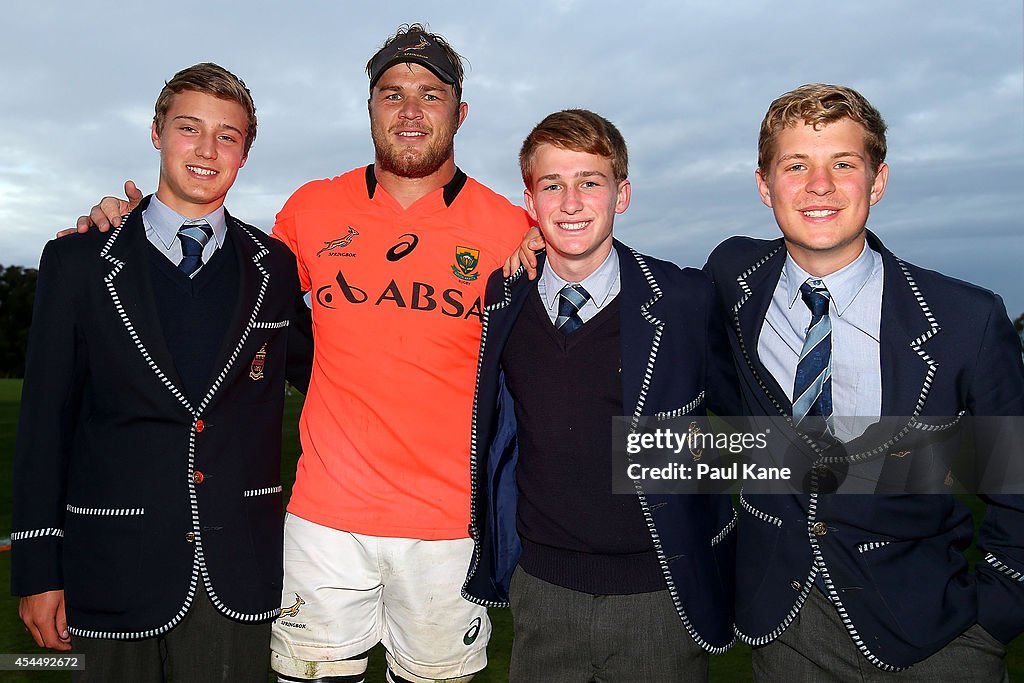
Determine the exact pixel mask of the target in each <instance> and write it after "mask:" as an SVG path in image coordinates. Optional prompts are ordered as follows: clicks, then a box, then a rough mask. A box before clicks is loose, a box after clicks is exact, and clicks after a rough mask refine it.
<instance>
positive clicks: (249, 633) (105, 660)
mask: <svg viewBox="0 0 1024 683" xmlns="http://www.w3.org/2000/svg"><path fill="white" fill-rule="evenodd" d="M71 647H72V649H73V650H74V651H75V652H77V653H81V654H84V655H85V670H84V671H76V672H74V673H73V674H72V677H71V680H72V681H73V682H74V683H108V682H120V681H132V683H163V681H165V680H166V678H165V674H167V673H170V675H171V676H173V678H174V683H207V682H209V683H213V682H215V681H224V682H225V683H227V682H229V681H230V682H231V683H249V682H250V681H251V682H253V683H266V681H267V676H268V673H269V669H270V622H265V623H262V624H243V623H241V622H237V621H234V620H232V619H229V618H227V617H226V616H224V615H223V614H221V613H220V612H218V611H217V609H216V608H215V607H214V606H213V605H212V604H211V603H210V599H209V598H208V597H207V595H206V591H205V590H204V588H203V585H202V582H200V584H199V589H198V591H197V594H196V597H195V599H194V600H193V601H192V607H191V608H189V611H188V613H187V614H186V615H185V618H184V619H182V620H181V622H180V623H178V625H177V626H175V627H174V628H172V629H171V630H170V631H168V632H167V633H165V634H163V635H160V636H155V637H153V638H144V639H142V640H112V639H106V638H81V637H79V636H72V639H71Z"/></svg>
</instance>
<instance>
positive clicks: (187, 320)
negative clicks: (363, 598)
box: [11, 64, 311, 681]
mask: <svg viewBox="0 0 1024 683" xmlns="http://www.w3.org/2000/svg"><path fill="white" fill-rule="evenodd" d="M155 110H156V112H155V116H154V119H153V124H152V141H153V146H154V147H155V148H156V149H158V150H159V151H160V180H159V186H158V189H157V192H156V194H155V195H154V196H152V197H147V198H146V199H144V200H143V202H142V204H141V205H140V206H139V207H138V208H137V209H135V210H134V211H133V212H132V213H131V214H130V215H129V216H128V217H127V218H126V219H125V221H124V222H123V224H122V225H121V227H119V228H117V229H116V230H113V231H111V232H109V233H101V232H97V231H93V232H90V233H88V234H83V235H73V236H70V237H66V238H62V239H59V240H54V241H52V242H50V243H49V244H47V245H46V248H45V249H44V250H43V255H42V259H41V264H40V268H39V283H38V286H37V291H36V302H35V308H34V310H33V320H32V329H31V333H30V337H29V348H28V358H27V365H26V373H25V382H24V390H23V395H22V401H21V415H20V422H19V427H18V437H17V447H16V455H15V465H14V511H13V519H12V527H13V532H12V534H11V540H12V554H13V557H12V570H11V582H12V587H13V591H14V593H15V594H16V595H20V596H22V598H21V602H20V607H19V613H20V615H21V618H22V620H23V621H24V623H25V625H26V628H27V629H28V630H29V632H30V633H31V634H32V636H33V637H34V638H35V640H36V642H37V643H38V644H39V645H41V646H46V647H50V648H53V649H56V650H64V651H66V650H70V649H72V648H73V649H74V650H75V652H78V653H83V654H85V655H86V658H85V659H86V661H85V665H86V669H85V671H84V672H81V674H80V677H79V678H78V680H83V681H107V680H131V681H161V680H163V678H164V667H165V664H169V666H170V667H171V669H172V670H173V675H174V678H175V680H183V681H189V680H192V681H196V680H225V681H241V680H253V681H254V680H263V681H265V680H266V678H267V671H268V668H269V640H270V622H271V620H272V619H273V618H274V617H275V616H277V614H278V612H279V607H280V591H281V575H282V568H281V559H282V548H281V546H282V534H283V528H282V510H281V481H280V461H281V458H280V454H281V414H282V408H283V397H284V380H285V373H286V364H288V362H292V361H294V362H295V365H293V366H289V370H291V371H290V372H289V376H290V378H292V379H293V381H296V382H298V383H299V385H300V386H301V387H304V386H305V384H306V383H308V377H309V368H310V356H311V347H310V346H306V345H303V344H298V345H296V344H294V343H292V344H289V343H288V339H289V330H290V329H292V325H291V323H292V322H294V321H295V319H296V318H302V319H303V320H304V322H305V329H306V331H307V334H308V331H309V330H308V324H309V322H308V309H306V307H305V306H304V305H303V304H302V302H301V300H300V299H298V298H297V295H298V292H299V289H298V279H297V275H296V270H295V258H294V257H293V256H292V254H291V252H290V251H289V250H288V249H287V247H285V246H284V245H283V244H281V243H279V242H277V241H276V240H272V239H270V238H269V236H268V235H267V234H265V233H264V232H262V231H260V230H259V229H257V228H254V227H253V226H251V225H247V224H245V223H242V222H241V221H239V220H238V219H236V218H234V217H233V216H231V215H230V214H229V213H228V212H227V211H226V210H225V209H224V206H223V205H224V198H225V196H226V194H227V192H228V190H229V189H230V188H231V185H232V184H233V183H234V180H235V177H236V175H237V173H238V170H239V169H240V168H241V167H242V166H243V165H244V164H245V161H246V158H247V155H248V152H249V148H250V145H251V144H252V141H253V139H254V138H255V137H256V110H255V107H254V105H253V102H252V98H251V95H250V94H249V91H248V89H247V88H246V87H245V84H244V83H243V82H242V81H241V80H240V79H238V78H237V77H236V76H235V75H234V74H232V73H230V72H228V71H226V70H225V69H223V68H221V67H220V66H217V65H216V64H197V65H195V66H192V67H189V68H187V69H184V70H182V71H180V72H178V73H177V74H175V76H174V77H173V78H172V79H171V80H170V81H168V82H167V84H166V85H165V86H164V88H163V90H162V91H161V93H160V96H159V98H158V99H157V102H156V107H155ZM304 311H305V312H306V313H304ZM297 339H298V337H294V338H293V342H294V341H295V340H297ZM307 339H308V337H307ZM289 353H291V354H292V356H291V357H289ZM76 676H78V674H76Z"/></svg>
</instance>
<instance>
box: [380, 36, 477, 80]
mask: <svg viewBox="0 0 1024 683" xmlns="http://www.w3.org/2000/svg"><path fill="white" fill-rule="evenodd" d="M407 62H413V63H415V64H420V65H422V66H425V67H426V68H428V69H430V71H431V72H432V73H433V74H434V75H435V76H437V77H438V78H439V79H441V80H442V81H443V82H445V83H447V84H448V85H456V86H457V85H458V84H457V83H456V81H457V80H458V79H457V78H456V76H455V74H456V73H458V70H457V69H456V68H455V65H453V64H452V62H451V60H450V59H449V58H448V55H446V54H445V52H444V50H442V49H441V46H439V45H438V44H437V43H436V42H434V41H433V40H431V39H430V37H429V36H427V35H426V34H425V33H420V32H409V33H406V34H405V35H402V36H399V37H398V38H396V39H395V41H394V42H392V43H391V44H390V45H388V46H386V47H383V48H381V50H380V52H378V53H377V54H375V55H374V56H373V59H371V60H370V69H369V71H370V87H371V88H373V86H374V85H375V84H376V83H377V81H378V80H380V77H381V74H383V73H384V72H385V71H387V70H388V69H390V68H391V67H393V66H394V65H395V64H405V63H407Z"/></svg>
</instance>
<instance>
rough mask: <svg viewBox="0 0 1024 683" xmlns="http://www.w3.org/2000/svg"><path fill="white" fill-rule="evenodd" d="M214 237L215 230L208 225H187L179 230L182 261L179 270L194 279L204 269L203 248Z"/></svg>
mask: <svg viewBox="0 0 1024 683" xmlns="http://www.w3.org/2000/svg"><path fill="white" fill-rule="evenodd" d="M211 237H213V228H211V227H210V226H209V224H207V223H185V224H184V225H182V226H181V227H180V228H178V240H180V241H181V261H180V262H179V263H178V270H180V271H181V272H183V273H185V275H188V276H189V277H192V276H193V275H195V274H196V273H198V272H199V269H200V268H202V267H203V248H204V247H205V246H206V243H207V242H209V241H210V238H211Z"/></svg>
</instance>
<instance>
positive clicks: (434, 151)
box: [370, 123, 455, 178]
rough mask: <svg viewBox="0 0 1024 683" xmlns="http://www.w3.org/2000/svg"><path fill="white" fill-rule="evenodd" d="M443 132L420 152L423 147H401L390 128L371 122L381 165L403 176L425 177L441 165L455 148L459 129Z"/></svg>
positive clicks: (377, 156)
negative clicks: (404, 148)
mask: <svg viewBox="0 0 1024 683" xmlns="http://www.w3.org/2000/svg"><path fill="white" fill-rule="evenodd" d="M429 132H433V133H438V132H441V133H443V134H442V135H437V136H436V137H435V138H434V141H433V142H432V143H431V144H430V145H429V146H427V148H426V149H424V150H423V151H422V153H420V152H419V151H413V150H405V151H402V150H400V149H398V147H397V145H395V144H394V142H393V141H392V140H391V137H390V136H391V134H390V133H389V132H388V131H387V130H381V129H380V127H378V126H377V124H375V123H372V124H371V125H370V134H371V136H372V137H373V148H374V153H375V155H376V163H377V168H378V169H379V170H381V171H384V172H386V173H393V174H395V175H397V176H399V177H401V178H425V177H426V176H428V175H430V174H431V173H434V172H435V171H437V169H439V168H441V166H442V165H443V164H444V163H445V162H446V161H447V160H448V159H450V158H451V157H452V156H453V154H454V152H455V131H454V130H451V132H450V134H449V131H438V130H437V129H435V130H434V131H428V133H429Z"/></svg>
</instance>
